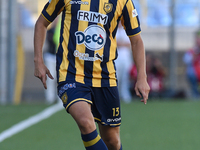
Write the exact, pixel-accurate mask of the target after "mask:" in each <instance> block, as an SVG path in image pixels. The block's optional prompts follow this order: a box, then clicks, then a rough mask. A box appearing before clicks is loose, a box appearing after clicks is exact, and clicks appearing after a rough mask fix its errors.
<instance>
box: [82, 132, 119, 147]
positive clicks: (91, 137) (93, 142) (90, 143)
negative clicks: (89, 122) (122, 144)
mask: <svg viewBox="0 0 200 150" xmlns="http://www.w3.org/2000/svg"><path fill="white" fill-rule="evenodd" d="M81 137H82V140H83V144H84V146H85V148H86V150H108V148H107V147H106V145H105V143H104V142H103V140H102V139H101V137H100V136H99V134H98V133H97V130H94V131H93V132H92V133H89V134H81ZM120 150H121V149H120Z"/></svg>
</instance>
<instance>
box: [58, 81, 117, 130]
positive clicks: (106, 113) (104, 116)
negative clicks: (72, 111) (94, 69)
mask: <svg viewBox="0 0 200 150" xmlns="http://www.w3.org/2000/svg"><path fill="white" fill-rule="evenodd" d="M58 96H59V97H60V98H61V100H62V101H63V106H64V107H65V109H66V111H67V112H68V109H69V107H70V106H71V105H72V104H74V103H76V102H78V101H85V102H87V103H89V104H91V108H92V114H93V116H94V119H95V121H96V122H99V123H101V124H102V125H109V126H114V127H115V126H119V125H120V124H121V110H120V100H119V93H118V88H117V86H116V87H100V88H99V87H90V86H87V85H85V84H81V83H77V82H71V83H64V84H61V85H59V86H58Z"/></svg>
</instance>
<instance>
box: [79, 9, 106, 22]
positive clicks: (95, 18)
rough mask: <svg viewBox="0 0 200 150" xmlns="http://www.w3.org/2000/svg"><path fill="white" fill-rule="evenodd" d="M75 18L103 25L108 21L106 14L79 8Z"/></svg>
mask: <svg viewBox="0 0 200 150" xmlns="http://www.w3.org/2000/svg"><path fill="white" fill-rule="evenodd" d="M77 19H78V20H82V21H88V22H94V23H101V24H103V25H105V24H106V23H107V21H108V16H107V15H104V14H100V13H97V12H91V11H83V10H79V11H78V13H77Z"/></svg>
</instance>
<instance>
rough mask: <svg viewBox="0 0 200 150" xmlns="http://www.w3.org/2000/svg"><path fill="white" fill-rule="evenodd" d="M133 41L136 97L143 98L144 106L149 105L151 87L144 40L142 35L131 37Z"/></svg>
mask: <svg viewBox="0 0 200 150" xmlns="http://www.w3.org/2000/svg"><path fill="white" fill-rule="evenodd" d="M129 38H130V41H131V49H132V52H133V59H134V62H135V65H136V67H137V81H136V84H135V92H136V95H137V96H139V97H140V98H142V100H141V101H142V102H144V104H146V103H147V99H148V96H149V91H150V87H149V85H148V83H147V74H146V59H145V49H144V44H143V40H142V38H141V36H140V34H137V35H135V36H131V37H129Z"/></svg>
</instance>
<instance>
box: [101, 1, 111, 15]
mask: <svg viewBox="0 0 200 150" xmlns="http://www.w3.org/2000/svg"><path fill="white" fill-rule="evenodd" d="M112 8H113V4H111V3H104V7H103V9H104V11H105V12H106V13H110V12H111V11H112Z"/></svg>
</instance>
